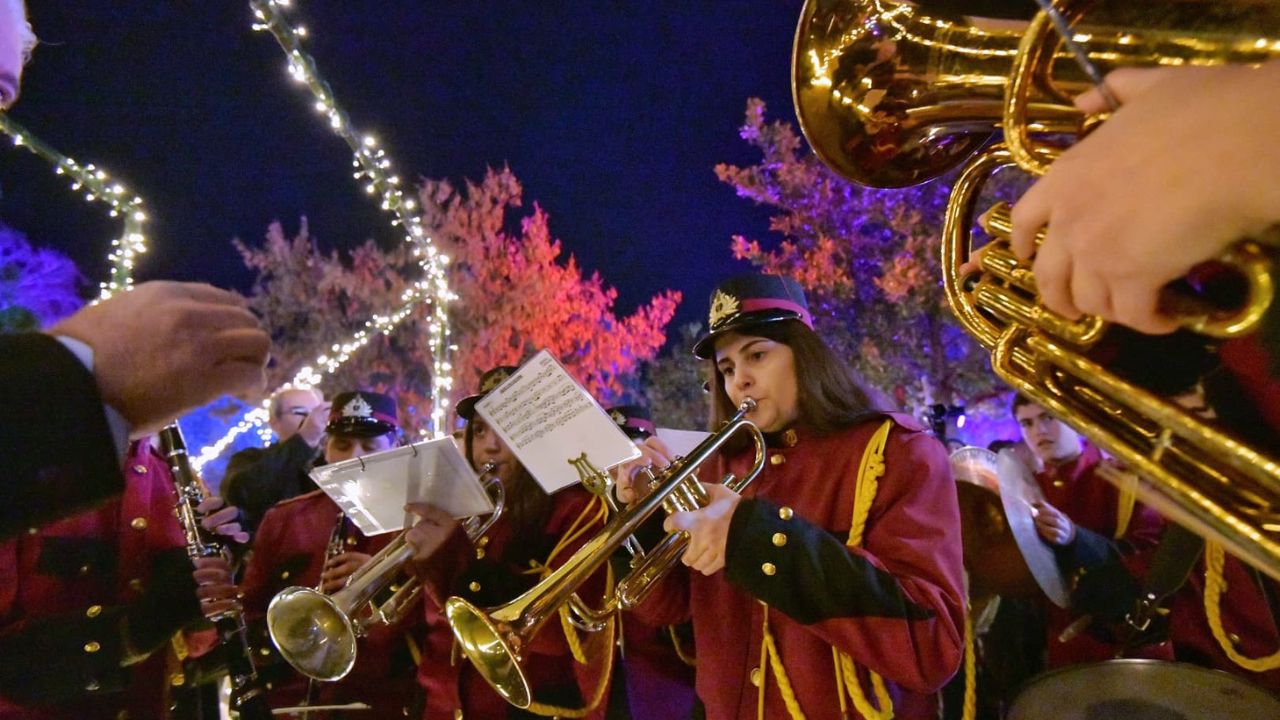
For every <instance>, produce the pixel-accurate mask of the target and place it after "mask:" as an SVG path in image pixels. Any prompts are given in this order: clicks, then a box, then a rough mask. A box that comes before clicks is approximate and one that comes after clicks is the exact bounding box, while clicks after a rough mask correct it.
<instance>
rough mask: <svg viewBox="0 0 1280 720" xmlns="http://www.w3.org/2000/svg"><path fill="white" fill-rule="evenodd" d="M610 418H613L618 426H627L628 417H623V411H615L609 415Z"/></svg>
mask: <svg viewBox="0 0 1280 720" xmlns="http://www.w3.org/2000/svg"><path fill="white" fill-rule="evenodd" d="M609 417H611V418H613V421H614V422H615V423H617V424H618V425H626V424H627V416H626V415H623V414H622V411H621V410H614V411H613V412H611V413H609Z"/></svg>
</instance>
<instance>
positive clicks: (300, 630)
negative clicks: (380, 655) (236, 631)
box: [267, 587, 357, 682]
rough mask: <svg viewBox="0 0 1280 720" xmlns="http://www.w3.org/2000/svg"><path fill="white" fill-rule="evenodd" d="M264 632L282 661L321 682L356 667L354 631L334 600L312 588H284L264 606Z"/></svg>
mask: <svg viewBox="0 0 1280 720" xmlns="http://www.w3.org/2000/svg"><path fill="white" fill-rule="evenodd" d="M267 630H268V631H269V632H270V634H271V641H272V642H273V643H275V645H276V648H277V649H278V650H279V651H280V654H281V655H282V656H284V659H285V660H287V661H288V663H289V664H290V665H292V666H293V667H294V668H295V669H296V670H297V671H298V672H300V673H302V674H304V675H306V676H307V677H311V678H314V679H316V680H320V681H322V682H332V681H334V680H341V679H342V678H344V677H346V676H347V673H349V672H351V668H352V667H354V666H355V664H356V636H357V632H356V628H355V627H354V626H353V625H352V623H351V619H350V618H348V617H347V613H345V612H343V610H342V608H340V607H339V606H338V604H337V603H336V602H335V601H334V599H333V598H332V597H330V596H328V595H325V594H324V593H322V592H318V591H316V590H314V589H312V588H305V587H291V588H285V589H284V590H282V591H281V592H280V593H279V594H277V595H276V596H275V597H274V598H272V600H271V604H270V605H269V606H267Z"/></svg>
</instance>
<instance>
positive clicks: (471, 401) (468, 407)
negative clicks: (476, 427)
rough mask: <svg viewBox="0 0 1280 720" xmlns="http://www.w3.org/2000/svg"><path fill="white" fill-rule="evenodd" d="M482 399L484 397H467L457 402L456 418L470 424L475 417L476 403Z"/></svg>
mask: <svg viewBox="0 0 1280 720" xmlns="http://www.w3.org/2000/svg"><path fill="white" fill-rule="evenodd" d="M483 399H484V395H468V396H466V397H464V398H462V399H461V400H459V401H458V417H460V418H462V419H463V420H466V421H467V422H471V420H472V419H473V418H475V416H476V403H478V402H480V401H481V400H483Z"/></svg>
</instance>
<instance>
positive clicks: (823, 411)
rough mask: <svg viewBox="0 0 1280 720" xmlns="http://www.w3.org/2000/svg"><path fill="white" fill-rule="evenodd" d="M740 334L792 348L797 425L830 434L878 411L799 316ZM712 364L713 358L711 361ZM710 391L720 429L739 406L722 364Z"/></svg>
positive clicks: (716, 425)
mask: <svg viewBox="0 0 1280 720" xmlns="http://www.w3.org/2000/svg"><path fill="white" fill-rule="evenodd" d="M740 332H741V334H743V335H751V336H753V337H762V338H765V339H768V340H772V341H774V342H778V343H782V344H783V345H786V346H787V347H789V348H791V352H792V354H793V355H794V356H795V366H796V385H797V388H798V390H799V392H798V396H797V400H798V402H799V405H800V418H801V423H803V424H804V425H805V426H806V427H808V428H810V429H812V430H813V431H815V432H817V433H820V434H828V433H833V432H836V431H838V430H843V429H845V428H848V427H852V426H853V425H856V424H858V423H859V422H862V421H863V420H865V419H867V417H868V416H870V415H874V414H876V413H877V412H878V409H877V408H874V407H872V404H871V401H870V400H869V399H868V393H867V391H866V390H864V389H863V387H862V385H861V384H860V383H859V382H858V380H857V378H856V377H855V376H854V374H853V371H851V370H850V369H849V368H848V366H847V365H845V364H844V362H843V361H842V360H841V359H840V358H838V357H836V354H835V353H834V352H832V351H831V348H830V347H828V346H827V344H826V343H825V342H824V341H823V340H822V338H821V337H819V336H818V334H817V333H815V332H814V331H813V330H810V329H809V327H808V326H807V325H805V324H804V323H802V322H800V321H799V320H782V321H779V322H771V323H761V324H760V325H755V326H753V327H750V328H746V329H744V330H742V331H740ZM712 362H713V363H714V360H713V361H712ZM713 373H714V379H713V381H712V388H711V392H712V393H713V394H714V396H715V401H714V403H713V410H712V418H711V429H712V430H713V431H714V430H715V429H717V428H719V427H720V425H721V424H722V423H724V422H725V421H726V420H728V419H729V418H731V417H733V416H734V415H735V414H736V413H737V412H738V409H737V408H736V407H734V405H733V401H731V400H730V399H729V395H728V393H726V392H725V389H724V375H722V374H721V373H720V368H719V367H715V368H714V370H713Z"/></svg>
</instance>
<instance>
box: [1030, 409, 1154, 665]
mask: <svg viewBox="0 0 1280 720" xmlns="http://www.w3.org/2000/svg"><path fill="white" fill-rule="evenodd" d="M1013 415H1014V418H1015V419H1016V420H1017V421H1018V427H1019V428H1020V429H1021V431H1022V439H1023V440H1024V441H1026V444H1027V447H1028V448H1030V449H1031V453H1032V455H1034V456H1035V460H1036V462H1037V464H1038V465H1039V469H1038V470H1037V472H1036V473H1035V478H1036V484H1037V485H1039V487H1040V491H1041V492H1042V493H1043V494H1044V498H1045V499H1044V501H1043V502H1039V503H1036V505H1035V507H1034V509H1035V512H1036V515H1035V525H1036V531H1037V532H1038V533H1039V534H1040V537H1041V538H1042V539H1043V540H1044V541H1045V542H1046V543H1048V544H1050V545H1051V546H1053V548H1054V554H1055V556H1056V557H1057V560H1058V566H1059V568H1061V569H1062V571H1063V573H1064V575H1066V576H1068V578H1071V577H1073V576H1075V575H1077V574H1079V573H1082V572H1089V571H1090V570H1091V569H1094V568H1098V567H1100V566H1103V565H1104V564H1108V563H1111V562H1113V561H1119V562H1121V563H1123V564H1125V565H1126V566H1130V567H1131V568H1132V569H1133V570H1134V571H1135V572H1138V573H1140V574H1141V573H1142V572H1143V570H1142V567H1143V565H1144V563H1145V562H1146V561H1148V560H1149V559H1150V555H1151V551H1152V550H1153V549H1154V548H1155V546H1156V543H1158V542H1159V540H1160V533H1161V531H1162V530H1163V529H1164V520H1163V519H1162V518H1161V517H1160V516H1159V515H1158V514H1156V512H1155V511H1154V510H1152V509H1150V508H1148V507H1146V506H1145V505H1142V504H1141V503H1138V502H1136V501H1135V499H1134V497H1133V495H1132V494H1131V493H1124V492H1121V491H1120V490H1119V489H1117V488H1116V486H1115V485H1113V484H1111V483H1110V482H1108V481H1107V480H1105V479H1103V478H1102V477H1101V476H1100V475H1098V474H1097V471H1098V467H1099V466H1100V465H1101V464H1102V463H1103V462H1108V461H1106V460H1104V459H1103V457H1102V453H1101V452H1100V451H1099V450H1098V449H1097V448H1096V447H1094V446H1093V445H1091V444H1089V443H1086V442H1085V441H1084V440H1083V439H1081V437H1080V436H1079V435H1077V434H1076V432H1075V431H1074V430H1072V429H1071V428H1070V427H1069V426H1068V425H1067V424H1066V423H1064V422H1062V421H1061V420H1059V419H1058V418H1056V417H1054V416H1053V415H1050V414H1049V412H1048V411H1047V410H1045V409H1044V408H1043V407H1041V406H1040V405H1037V404H1036V403H1034V402H1031V401H1030V400H1029V399H1027V398H1025V397H1023V396H1021V395H1019V396H1016V397H1015V398H1014V401H1013ZM1078 615H1079V612H1075V613H1073V612H1072V611H1071V610H1070V609H1063V608H1059V607H1057V606H1049V607H1047V620H1046V626H1047V627H1046V631H1047V635H1048V642H1047V646H1048V651H1049V652H1048V656H1049V657H1048V667H1049V668H1050V669H1052V668H1056V667H1061V666H1063V665H1071V664H1075V663H1082V662H1097V661H1102V660H1110V659H1112V658H1114V657H1116V656H1117V654H1119V653H1120V652H1121V651H1122V650H1124V648H1122V647H1121V646H1120V645H1118V644H1116V643H1114V642H1109V641H1105V640H1103V639H1100V638H1098V637H1096V636H1095V635H1093V634H1091V633H1089V632H1075V631H1071V632H1067V635H1066V636H1065V639H1064V636H1063V632H1064V631H1066V630H1067V629H1068V627H1069V626H1071V625H1072V623H1073V622H1076V621H1077V620H1078V619H1079V618H1078V617H1077V616H1078ZM1136 652H1137V654H1138V655H1140V656H1142V657H1150V658H1155V659H1169V658H1170V652H1171V651H1170V649H1169V648H1168V646H1148V647H1144V648H1142V649H1141V650H1138V651H1136Z"/></svg>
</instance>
